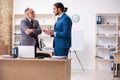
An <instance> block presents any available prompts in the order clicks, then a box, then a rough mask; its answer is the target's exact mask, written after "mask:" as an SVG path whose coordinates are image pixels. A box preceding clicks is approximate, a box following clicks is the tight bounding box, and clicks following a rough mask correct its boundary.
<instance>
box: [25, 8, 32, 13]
mask: <svg viewBox="0 0 120 80" xmlns="http://www.w3.org/2000/svg"><path fill="white" fill-rule="evenodd" d="M30 9H32V8H29V7H28V8H26V9H25V11H24V13H26V12H27V11H29V10H30Z"/></svg>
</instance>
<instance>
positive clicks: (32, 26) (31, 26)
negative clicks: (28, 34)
mask: <svg viewBox="0 0 120 80" xmlns="http://www.w3.org/2000/svg"><path fill="white" fill-rule="evenodd" d="M31 28H32V29H33V20H31Z"/></svg>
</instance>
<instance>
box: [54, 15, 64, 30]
mask: <svg viewBox="0 0 120 80" xmlns="http://www.w3.org/2000/svg"><path fill="white" fill-rule="evenodd" d="M65 15H66V14H65V13H63V15H62V16H61V17H60V18H59V20H57V21H56V23H55V25H54V30H56V25H57V24H58V23H59V21H60V20H62V18H63V17H64V16H65Z"/></svg>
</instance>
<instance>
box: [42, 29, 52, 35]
mask: <svg viewBox="0 0 120 80" xmlns="http://www.w3.org/2000/svg"><path fill="white" fill-rule="evenodd" d="M43 32H44V33H45V34H47V35H50V36H52V35H54V31H53V30H45V29H44V30H43Z"/></svg>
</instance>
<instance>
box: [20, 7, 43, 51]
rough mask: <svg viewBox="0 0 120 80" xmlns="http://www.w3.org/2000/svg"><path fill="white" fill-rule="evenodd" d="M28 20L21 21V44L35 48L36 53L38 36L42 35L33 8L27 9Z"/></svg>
mask: <svg viewBox="0 0 120 80" xmlns="http://www.w3.org/2000/svg"><path fill="white" fill-rule="evenodd" d="M25 15H26V18H25V19H24V20H22V21H21V23H20V28H21V33H22V36H21V42H20V44H21V45H22V46H35V53H36V49H37V47H39V43H38V35H39V34H41V33H42V30H41V28H40V25H39V22H38V21H37V20H35V19H34V18H35V12H34V10H33V9H32V8H26V9H25Z"/></svg>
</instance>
